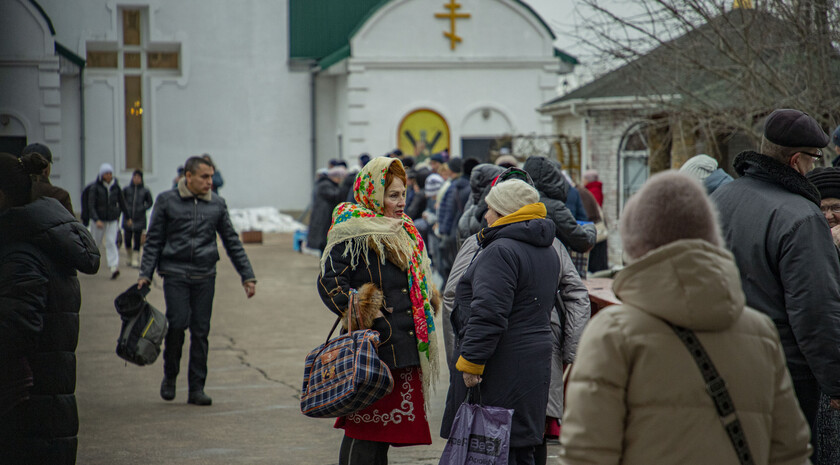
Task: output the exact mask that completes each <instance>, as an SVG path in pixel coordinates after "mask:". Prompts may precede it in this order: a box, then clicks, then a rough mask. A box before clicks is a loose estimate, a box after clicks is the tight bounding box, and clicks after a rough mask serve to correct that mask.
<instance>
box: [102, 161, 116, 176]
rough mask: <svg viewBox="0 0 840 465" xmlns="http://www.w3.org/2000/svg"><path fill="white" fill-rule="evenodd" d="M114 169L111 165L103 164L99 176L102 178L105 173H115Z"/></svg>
mask: <svg viewBox="0 0 840 465" xmlns="http://www.w3.org/2000/svg"><path fill="white" fill-rule="evenodd" d="M113 172H114V167H113V166H111V164H110V163H103V164H101V165H99V176H100V177H101V176H102V175H103V174H105V173H113Z"/></svg>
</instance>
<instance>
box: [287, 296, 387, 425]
mask: <svg viewBox="0 0 840 465" xmlns="http://www.w3.org/2000/svg"><path fill="white" fill-rule="evenodd" d="M350 292H351V294H350V308H349V309H348V311H347V313H346V315H345V316H346V318H347V333H345V334H343V335H340V336H338V337H336V338H335V339H330V337H332V335H333V332H335V328H336V327H337V326H338V323H339V322H340V321H341V317H338V318H337V319H336V320H335V323H334V324H333V327H332V329H331V330H330V334H329V335H328V336H327V341H326V342H324V343H323V344H321V345H319V346H318V347H316V348H315V349H314V350H313V351H311V352H309V354H308V355H307V356H306V367H305V369H304V372H303V387H302V388H301V390H300V391H301V396H300V410H301V412H303V414H304V415H306V416H308V417H313V418H335V417H341V416H345V415H349V414H351V413H353V412H356V411H359V410H361V409H363V408H366V407H368V406H369V405H371V404H373V403H374V402H376V401H377V400H379V399H381V398H383V397H385V396H386V395H388V394H389V393H390V392H391V390H393V388H394V378H393V376H392V375H391V370H389V369H388V365H386V364H385V362H383V361H382V360H380V359H379V356H378V355H377V354H376V347H377V346H378V345H379V333H378V332H376V331H373V330H370V329H362V330H355V331H354V330H353V328H354V327H356V328H358V327H360V326H361V325H360V318H359V314H358V310H357V309H356V305H357V299H358V295H357V293H356V290H355V289H352V290H351V291H350Z"/></svg>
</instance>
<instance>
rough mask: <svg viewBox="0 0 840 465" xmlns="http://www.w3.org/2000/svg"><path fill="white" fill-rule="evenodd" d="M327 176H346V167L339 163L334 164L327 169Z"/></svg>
mask: <svg viewBox="0 0 840 465" xmlns="http://www.w3.org/2000/svg"><path fill="white" fill-rule="evenodd" d="M327 176H329V177H331V178H343V177H345V176H347V168H345V167H343V166H341V165H335V166H333V167H332V168H330V169H328V170H327Z"/></svg>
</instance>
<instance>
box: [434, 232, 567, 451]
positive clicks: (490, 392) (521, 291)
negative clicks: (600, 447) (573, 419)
mask: <svg viewBox="0 0 840 465" xmlns="http://www.w3.org/2000/svg"><path fill="white" fill-rule="evenodd" d="M479 240H480V242H481V247H482V249H483V250H482V252H481V253H480V254H479V255H478V256H477V257H476V258H475V260H474V261H473V263H471V264H470V266H469V267H468V268H467V270H466V271H465V272H464V274H463V275H462V277H461V279H460V280H459V283H458V288H457V291H456V294H455V308H454V309H453V311H452V317H451V320H452V327H453V329H454V331H455V334H456V338H455V339H456V342H455V353H456V354H459V355H460V356H461V357H463V358H464V359H466V360H467V361H469V362H472V363H475V364H478V365H484V374H483V375H482V378H483V381H482V382H481V384H480V385H479V386H480V388H481V399H482V402H483V403H484V404H485V405H493V406H498V407H505V408H510V409H514V414H513V427H512V430H511V435H510V443H511V446H512V447H524V446H534V445H537V444H540V443H542V440H543V432H544V430H545V410H546V405H547V403H548V388H549V383H550V381H551V353H552V338H553V336H552V333H551V324H550V320H551V309H552V308H553V306H554V295H555V293H556V292H557V286H558V284H559V279H560V270H561V265H560V260H559V258H558V257H557V253H556V252H555V251H554V249H553V248H552V247H551V244H552V242H553V241H554V223H552V222H551V221H550V220H545V219H534V220H528V221H524V222H520V223H513V224H508V225H503V226H497V227H494V228H485V229H483V230H482V232H481V233H479ZM451 369H452V368H451ZM450 380H451V381H450V385H449V392H448V394H447V396H446V409H445V411H444V414H443V421H442V423H441V429H440V430H441V436H442V437H444V438H447V437H449V433H450V431H451V429H452V421H453V420H454V418H455V413H456V412H457V411H458V407H459V406H460V405H461V403H462V402H463V401H464V398H465V397H466V386H465V385H464V381H463V377H462V375H461V373H460V372H459V371H453V372H452V375H451V376H450Z"/></svg>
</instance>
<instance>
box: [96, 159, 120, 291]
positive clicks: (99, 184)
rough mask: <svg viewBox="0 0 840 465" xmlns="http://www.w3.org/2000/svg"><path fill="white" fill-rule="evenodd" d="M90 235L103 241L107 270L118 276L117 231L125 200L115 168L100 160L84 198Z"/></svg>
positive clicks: (98, 241)
mask: <svg viewBox="0 0 840 465" xmlns="http://www.w3.org/2000/svg"><path fill="white" fill-rule="evenodd" d="M87 201H88V205H87V207H88V211H89V212H90V219H91V221H93V223H94V225H93V227H91V232H92V233H93V238H94V240H95V241H96V243H97V244H101V243H102V241H103V239H104V241H105V256H106V257H107V258H108V270H109V271H110V272H111V279H117V277H118V276H119V275H120V270H119V266H120V250H119V248H117V234H118V233H119V229H120V223H119V220H120V215H121V214H122V213H123V212H125V199H123V196H122V189H120V183H119V182H117V179H116V178H115V177H114V168H113V167H112V166H111V165H110V164H108V163H103V164H102V166H100V167H99V176H98V177H97V178H96V182H94V184H93V187H92V188H91V190H90V194H89V195H88V198H87Z"/></svg>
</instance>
